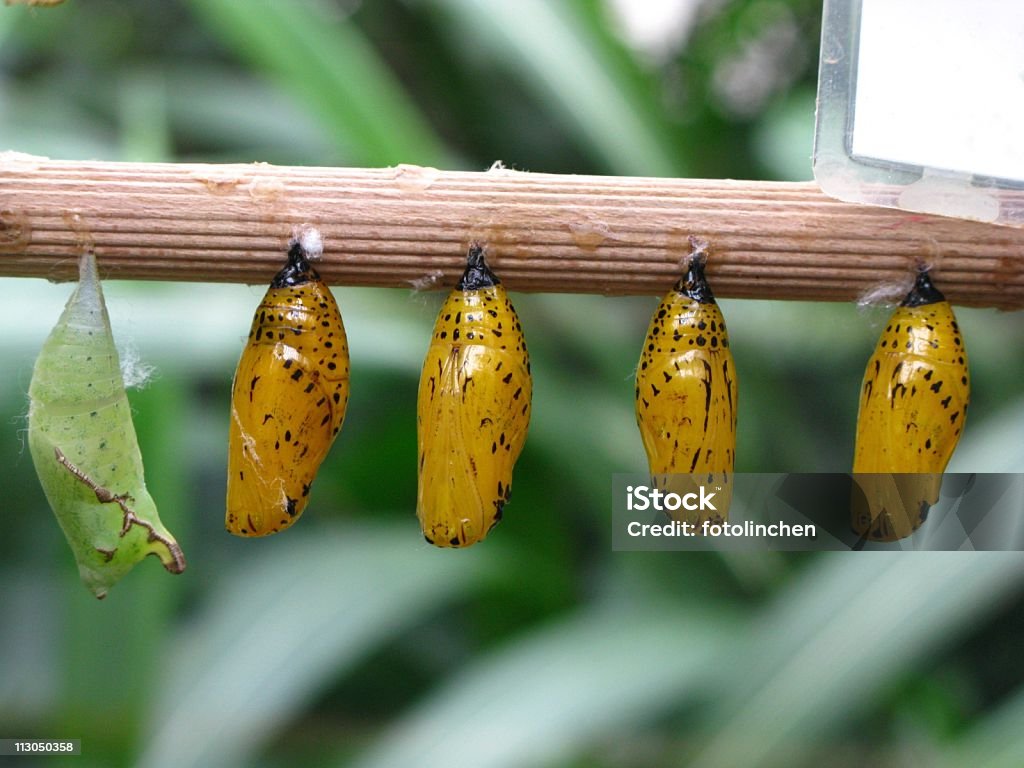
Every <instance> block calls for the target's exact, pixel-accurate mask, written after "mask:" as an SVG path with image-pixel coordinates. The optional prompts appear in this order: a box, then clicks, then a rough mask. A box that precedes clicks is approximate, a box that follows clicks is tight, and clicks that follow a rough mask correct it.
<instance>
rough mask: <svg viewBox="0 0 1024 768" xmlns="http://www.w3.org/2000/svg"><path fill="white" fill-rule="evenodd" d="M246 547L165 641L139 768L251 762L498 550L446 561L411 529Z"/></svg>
mask: <svg viewBox="0 0 1024 768" xmlns="http://www.w3.org/2000/svg"><path fill="white" fill-rule="evenodd" d="M241 543H242V544H245V545H246V547H245V548H246V551H247V553H248V556H247V557H246V558H245V560H244V561H243V562H242V564H241V565H240V566H238V567H236V568H234V569H232V570H230V571H229V572H228V573H226V574H225V576H224V578H223V580H222V581H221V582H220V583H219V584H216V585H215V587H214V589H213V590H212V594H210V596H209V599H208V601H207V604H206V606H205V609H204V611H203V612H202V614H201V615H200V616H199V617H198V618H197V619H196V620H194V621H192V622H191V623H190V624H189V625H188V626H185V627H182V628H181V630H180V631H179V632H178V634H177V637H175V638H174V639H173V641H172V642H171V643H170V647H172V648H173V649H174V653H173V655H172V656H171V658H170V659H169V660H168V665H167V669H166V675H165V676H164V681H163V684H162V685H160V686H159V687H158V690H159V695H158V696H157V697H156V698H157V703H156V706H155V708H154V710H153V713H152V714H153V717H152V728H151V731H152V733H151V735H150V737H149V738H147V739H146V742H145V743H146V744H147V745H148V747H147V749H146V751H145V753H144V755H143V756H142V759H141V760H140V761H139V763H138V765H140V766H146V767H147V768H154V767H155V766H174V767H175V768H188V767H189V766H210V765H217V766H225V767H226V766H233V765H244V764H250V763H251V759H250V758H251V757H252V756H253V755H254V754H258V753H259V751H260V749H261V747H262V746H263V745H264V744H265V743H266V742H267V740H269V739H270V738H272V737H273V735H274V734H275V732H276V731H277V730H279V729H280V728H282V727H283V726H284V725H285V724H286V723H287V722H289V721H290V720H291V719H293V718H294V717H295V716H296V715H297V713H298V712H300V711H301V710H302V709H303V708H304V707H305V706H307V705H308V704H309V703H310V701H311V700H312V699H313V698H314V697H315V696H316V695H317V694H318V693H320V692H321V691H322V690H323V689H324V688H325V687H326V686H327V685H328V684H330V683H331V681H332V680H334V679H335V678H336V676H337V675H338V674H339V673H341V672H342V671H343V670H345V669H346V668H347V667H350V666H351V665H352V664H354V663H355V662H357V661H358V660H359V659H360V658H361V657H362V656H363V655H364V654H365V653H367V652H368V651H370V650H372V649H374V648H375V647H378V646H379V645H380V644H381V643H383V642H385V641H386V640H387V639H389V638H390V637H391V636H393V635H394V634H396V633H397V632H399V631H400V630H402V629H403V628H405V627H408V626H409V625H411V624H414V623H415V622H417V621H418V620H420V619H421V618H422V617H423V616H424V615H428V614H430V613H432V612H435V611H437V610H438V609H439V608H440V607H441V606H442V605H444V604H445V603H447V602H449V601H451V600H452V599H453V598H455V597H458V596H462V595H464V594H466V593H467V592H470V591H472V590H474V589H476V588H478V587H479V586H480V585H481V583H483V582H484V581H485V579H486V576H487V568H490V567H493V566H495V565H496V562H497V560H498V559H499V558H498V556H497V551H498V550H496V549H495V548H489V549H488V550H487V551H486V552H481V551H478V550H473V551H468V552H465V553H458V555H460V556H457V557H446V556H445V555H446V554H450V553H444V552H438V551H436V550H434V549H432V548H428V547H426V545H424V544H423V543H422V541H421V540H420V538H419V536H418V535H417V532H416V523H415V521H414V520H411V521H410V524H409V525H408V526H403V527H402V529H401V530H399V531H392V530H386V529H377V530H365V529H355V528H345V529H325V528H323V527H321V528H320V530H319V531H316V532H311V531H298V530H296V531H289V532H288V533H287V534H286V535H283V536H274V537H270V539H268V540H254V541H245V542H241ZM268 544H272V545H273V546H272V547H269V546H267V545H268Z"/></svg>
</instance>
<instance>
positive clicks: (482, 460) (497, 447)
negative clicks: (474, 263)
mask: <svg viewBox="0 0 1024 768" xmlns="http://www.w3.org/2000/svg"><path fill="white" fill-rule="evenodd" d="M532 394H533V383H532V380H531V376H530V360H529V356H528V354H527V352H526V342H525V340H524V339H523V333H522V329H521V328H520V325H519V319H518V317H517V316H516V312H515V309H513V307H512V303H511V302H510V301H509V299H508V295H507V294H506V293H505V289H504V288H503V287H502V286H501V285H493V286H490V287H487V288H481V289H477V290H460V289H456V290H453V291H452V292H451V294H450V295H449V296H448V298H447V300H446V301H445V303H444V305H443V306H442V307H441V311H440V312H439V313H438V317H437V322H436V324H435V326H434V335H433V339H432V341H431V344H430V349H429V350H428V351H427V357H426V360H425V361H424V363H423V372H422V374H421V375H420V386H419V399H418V407H417V442H418V448H419V484H418V490H417V499H416V514H417V515H418V517H419V520H420V525H421V527H422V529H423V535H424V536H425V537H426V539H427V541H429V542H430V543H431V544H434V545H436V546H439V547H462V546H467V545H469V544H473V543H475V542H477V541H480V540H481V539H483V538H484V537H485V536H486V535H487V533H488V531H490V529H491V528H493V527H494V525H495V524H496V523H497V522H498V521H499V520H500V519H501V513H502V508H503V507H504V505H505V503H506V502H507V501H508V500H509V497H510V495H511V492H512V468H513V466H514V465H515V462H516V459H518V458H519V453H520V452H521V451H522V449H523V444H524V443H525V442H526V431H527V428H528V426H529V423H530V401H531V397H532Z"/></svg>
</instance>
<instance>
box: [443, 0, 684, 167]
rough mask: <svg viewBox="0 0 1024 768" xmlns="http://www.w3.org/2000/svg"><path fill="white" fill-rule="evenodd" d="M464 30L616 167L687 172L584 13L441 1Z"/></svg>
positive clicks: (529, 2) (484, 0) (526, 4)
mask: <svg viewBox="0 0 1024 768" xmlns="http://www.w3.org/2000/svg"><path fill="white" fill-rule="evenodd" d="M433 2H434V3H435V4H437V5H440V6H442V7H443V8H445V9H446V10H448V11H449V12H450V13H451V15H452V18H453V20H454V21H455V22H457V23H456V25H455V26H454V29H455V30H457V34H458V35H460V36H462V37H464V38H466V39H474V40H476V39H482V40H483V41H484V42H485V44H486V48H487V50H488V51H489V52H491V53H493V55H494V56H495V57H497V58H499V59H501V60H504V63H505V64H506V66H507V67H508V69H509V70H510V72H512V73H514V75H516V76H519V77H522V78H523V80H524V83H525V84H526V85H527V86H528V87H530V88H531V89H532V90H533V91H534V92H536V93H537V94H538V95H539V96H540V98H541V99H542V100H543V101H544V102H546V104H547V105H548V106H549V108H550V109H551V110H552V111H553V112H555V113H556V114H558V115H560V116H561V118H562V119H563V121H564V122H566V123H567V124H568V126H569V127H570V129H571V134H570V135H576V136H578V137H579V138H580V139H581V140H583V141H585V142H586V143H587V144H589V145H590V147H591V149H592V150H593V151H594V152H595V153H596V154H597V155H598V156H599V157H601V159H602V160H603V161H604V162H605V164H607V166H608V167H609V168H611V169H612V170H613V172H615V173H618V174H626V175H640V176H676V175H685V168H684V167H683V161H682V159H681V156H680V155H681V153H679V152H677V151H676V149H675V148H674V147H673V144H672V139H671V137H670V135H669V133H668V131H667V130H666V129H665V126H664V124H662V123H661V122H660V120H659V117H660V115H659V113H657V112H655V111H654V110H651V109H649V108H648V105H647V103H646V102H645V101H644V100H643V99H642V98H641V96H640V95H639V93H638V92H637V90H636V88H635V86H636V82H635V79H632V78H631V77H630V76H629V74H628V73H626V72H625V71H623V68H622V66H621V61H620V60H619V59H618V57H613V56H611V55H609V51H608V50H607V48H606V47H604V46H603V45H602V44H601V43H602V41H601V40H598V39H595V38H594V37H593V36H592V35H591V34H590V30H588V29H587V25H586V24H585V23H584V21H583V20H582V19H581V18H579V17H578V16H577V14H578V13H579V10H578V9H577V8H574V7H573V6H572V5H570V4H569V3H565V2H551V1H550V0H517V2H514V3H512V2H506V1H505V0H433Z"/></svg>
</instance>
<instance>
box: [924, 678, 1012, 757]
mask: <svg viewBox="0 0 1024 768" xmlns="http://www.w3.org/2000/svg"><path fill="white" fill-rule="evenodd" d="M1021 723H1024V690H1019V691H1018V692H1017V693H1016V694H1015V695H1014V696H1012V697H1011V698H1010V700H1009V701H1008V702H1006V703H1004V704H1003V705H1002V706H1001V707H1000V708H999V709H997V710H996V711H995V712H993V713H992V714H990V715H988V716H987V717H985V718H984V719H983V720H981V722H979V723H978V724H977V725H975V727H974V728H973V729H971V730H970V731H969V732H968V733H967V735H966V736H964V737H962V738H961V739H960V740H959V741H958V742H957V743H956V744H954V745H953V747H952V749H950V750H949V751H947V752H946V753H945V754H944V755H943V759H942V760H941V761H940V762H939V764H938V765H939V768H961V766H965V765H983V766H985V768H1020V766H1021V765H1024V731H1022V730H1021V727H1020V726H1021Z"/></svg>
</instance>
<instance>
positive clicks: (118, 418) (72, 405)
mask: <svg viewBox="0 0 1024 768" xmlns="http://www.w3.org/2000/svg"><path fill="white" fill-rule="evenodd" d="M28 394H29V400H30V404H29V411H28V441H29V449H30V451H31V452H32V461H33V463H34V464H35V467H36V473H37V474H38V475H39V482H40V483H41V484H42V486H43V491H44V492H45V493H46V498H47V500H48V501H49V502H50V507H51V508H52V509H53V511H54V514H55V515H56V516H57V522H58V523H60V527H61V528H62V529H63V531H64V536H65V537H66V538H67V540H68V544H70V545H71V549H72V551H74V553H75V560H77V561H78V571H79V574H80V575H81V577H82V581H83V582H85V585H86V586H87V587H88V588H89V589H90V590H92V592H93V594H95V595H96V597H98V598H101V599H102V598H103V597H105V596H106V594H107V590H108V589H110V587H111V586H112V585H113V584H114V583H115V582H116V581H117V580H118V579H120V578H121V577H122V576H124V575H125V574H126V573H128V571H130V570H131V569H132V567H133V566H134V565H135V564H136V563H137V562H138V561H139V560H141V559H142V558H143V557H145V556H146V555H156V556H157V557H159V558H160V561H161V562H162V563H163V564H164V567H165V568H166V569H167V570H168V571H170V572H171V573H181V572H182V571H183V570H184V569H185V556H184V555H183V554H182V551H181V548H180V547H179V546H178V543H177V542H176V541H175V540H174V537H173V536H172V535H171V534H170V533H169V532H168V531H167V529H166V528H164V526H163V523H161V522H160V517H159V516H158V515H157V511H156V505H155V504H154V503H153V499H152V497H150V495H149V491H147V490H146V483H145V480H144V478H143V474H142V455H141V453H140V452H139V443H138V440H137V438H136V436H135V426H134V425H133V424H132V417H131V409H130V406H129V405H128V397H127V396H126V395H125V391H124V380H123V379H122V376H121V368H120V362H119V360H118V356H117V349H116V348H115V347H114V337H113V334H112V333H111V331H110V318H109V317H108V316H107V307H106V304H104V302H103V289H102V288H101V287H100V281H99V275H98V274H97V271H96V257H95V256H94V255H93V254H92V253H85V254H84V255H83V256H82V259H81V261H80V263H79V283H78V287H77V288H76V289H75V292H74V293H72V294H71V298H70V299H68V303H67V306H65V307H64V313H63V314H62V315H61V316H60V320H59V321H58V322H57V326H56V327H55V328H54V329H53V331H52V332H51V333H50V335H49V337H48V338H47V339H46V342H45V343H44V344H43V348H42V351H40V353H39V357H38V358H37V359H36V364H35V369H34V370H33V372H32V383H31V384H30V385H29V388H28Z"/></svg>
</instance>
